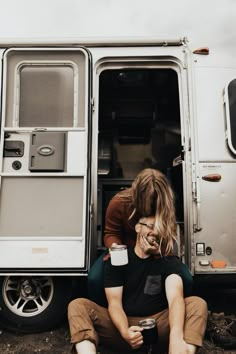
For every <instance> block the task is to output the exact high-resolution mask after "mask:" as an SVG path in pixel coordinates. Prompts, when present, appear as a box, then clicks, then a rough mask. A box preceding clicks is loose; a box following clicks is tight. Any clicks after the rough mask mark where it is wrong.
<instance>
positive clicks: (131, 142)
mask: <svg viewBox="0 0 236 354" xmlns="http://www.w3.org/2000/svg"><path fill="white" fill-rule="evenodd" d="M98 142H99V144H98V231H99V233H100V241H99V242H100V246H102V235H103V230H104V217H105V211H106V208H107V205H108V202H109V200H110V199H111V197H112V196H113V195H114V194H116V193H117V192H118V191H120V190H121V189H123V188H127V187H129V186H130V185H131V183H132V181H133V180H134V178H135V177H136V175H137V174H138V173H139V172H140V171H141V170H142V169H144V168H149V167H151V168H156V169H159V170H161V171H162V172H163V173H164V174H165V175H166V176H167V178H168V180H169V181H170V183H171V185H172V187H173V189H174V192H175V197H176V217H177V221H178V223H179V224H182V223H183V177H182V164H181V162H182V161H181V150H182V147H181V145H182V143H181V124H180V105H179V84H178V75H177V73H176V71H175V70H173V69H164V68H161V69H160V68H158V69H151V68H150V69H149V68H147V69H136V68H135V69H134V68H130V69H125V70H121V69H119V70H118V69H112V70H104V71H103V72H102V73H101V74H100V81H99V133H98Z"/></svg>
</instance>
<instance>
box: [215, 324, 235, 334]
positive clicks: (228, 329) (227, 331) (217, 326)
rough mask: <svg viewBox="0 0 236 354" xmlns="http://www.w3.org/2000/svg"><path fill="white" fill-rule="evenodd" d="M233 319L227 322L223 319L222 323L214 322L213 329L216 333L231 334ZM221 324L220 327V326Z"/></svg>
mask: <svg viewBox="0 0 236 354" xmlns="http://www.w3.org/2000/svg"><path fill="white" fill-rule="evenodd" d="M233 323H234V321H232V322H230V323H227V322H226V321H223V323H219V324H216V323H214V327H213V330H215V331H216V333H218V334H222V335H226V334H231V333H232V330H231V326H232V325H233ZM221 326H222V327H221Z"/></svg>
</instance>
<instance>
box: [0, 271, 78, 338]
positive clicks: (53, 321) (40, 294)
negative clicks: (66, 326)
mask: <svg viewBox="0 0 236 354" xmlns="http://www.w3.org/2000/svg"><path fill="white" fill-rule="evenodd" d="M0 290H1V296H0V307H1V312H0V324H1V325H2V327H5V328H7V329H8V330H11V331H14V332H20V333H32V332H41V331H47V330H51V329H53V328H55V327H56V326H58V325H59V324H60V323H62V322H63V321H65V319H66V313H67V305H68V303H69V301H70V299H71V290H72V282H71V279H70V278H69V277H50V276H34V277H31V276H8V277H3V278H0Z"/></svg>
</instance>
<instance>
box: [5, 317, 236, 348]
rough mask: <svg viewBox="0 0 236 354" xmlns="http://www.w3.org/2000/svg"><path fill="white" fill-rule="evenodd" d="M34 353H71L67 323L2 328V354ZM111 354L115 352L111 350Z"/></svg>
mask: <svg viewBox="0 0 236 354" xmlns="http://www.w3.org/2000/svg"><path fill="white" fill-rule="evenodd" d="M33 353H40V354H49V353H50V354H70V353H71V344H70V335H69V329H68V326H67V324H63V325H62V326H61V327H60V328H58V329H55V330H52V331H49V332H43V333H36V334H17V333H11V332H9V331H7V330H5V329H0V354H33ZM100 354H108V352H104V351H101V352H100ZM109 354H113V353H110V352H109ZM114 354H117V353H114ZM211 354H214V352H212V353H211ZM225 354H236V350H234V351H225Z"/></svg>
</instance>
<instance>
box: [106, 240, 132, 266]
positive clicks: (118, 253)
mask: <svg viewBox="0 0 236 354" xmlns="http://www.w3.org/2000/svg"><path fill="white" fill-rule="evenodd" d="M110 256H111V264H112V265H113V266H122V265H125V264H127V263H128V252H127V246H126V245H116V246H113V247H111V248H110Z"/></svg>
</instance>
